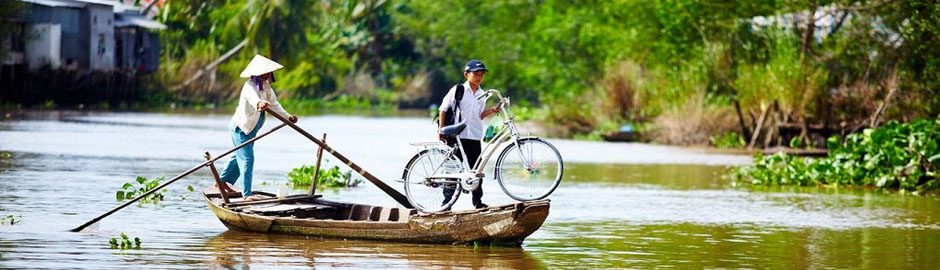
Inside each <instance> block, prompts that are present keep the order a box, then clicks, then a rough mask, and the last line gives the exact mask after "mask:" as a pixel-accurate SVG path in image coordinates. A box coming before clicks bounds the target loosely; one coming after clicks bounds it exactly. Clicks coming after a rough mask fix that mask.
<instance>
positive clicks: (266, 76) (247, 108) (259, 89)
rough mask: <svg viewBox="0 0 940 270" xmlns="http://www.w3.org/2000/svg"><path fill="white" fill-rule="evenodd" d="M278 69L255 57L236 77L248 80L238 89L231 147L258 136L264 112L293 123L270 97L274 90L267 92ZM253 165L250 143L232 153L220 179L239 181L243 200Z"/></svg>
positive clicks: (270, 89)
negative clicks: (272, 112) (239, 95)
mask: <svg viewBox="0 0 940 270" xmlns="http://www.w3.org/2000/svg"><path fill="white" fill-rule="evenodd" d="M281 68H284V66H282V65H281V64H278V63H277V62H274V61H272V60H271V59H267V58H265V57H264V56H260V55H255V58H253V59H251V62H250V63H248V67H246V68H245V70H244V71H242V73H241V75H240V77H242V78H248V81H246V82H245V85H244V86H242V90H241V97H239V98H238V107H237V108H236V109H235V114H234V115H232V122H231V124H230V128H231V129H232V143H233V144H235V145H236V146H238V145H240V144H242V143H244V142H245V141H248V140H250V139H251V138H254V137H255V135H257V134H258V130H259V129H261V126H262V125H263V124H264V109H266V108H270V109H271V110H272V111H274V112H276V113H278V114H281V115H287V116H288V119H289V120H290V121H291V122H295V123H296V122H297V116H293V115H291V114H289V113H287V111H285V110H284V108H283V107H281V104H280V103H278V102H277V95H275V94H274V89H272V88H271V83H273V82H274V73H273V72H274V71H275V70H278V69H281ZM254 163H255V152H254V143H251V144H248V145H246V146H245V147H242V148H241V149H238V151H236V152H235V155H234V156H232V159H231V160H229V162H228V165H227V166H226V167H225V171H223V172H222V176H220V178H222V180H223V181H225V182H228V183H230V184H235V182H236V181H237V180H238V179H239V178H241V179H242V183H243V184H244V189H243V190H242V194H243V196H245V197H247V196H250V195H251V176H252V170H253V168H254ZM223 188H224V187H223Z"/></svg>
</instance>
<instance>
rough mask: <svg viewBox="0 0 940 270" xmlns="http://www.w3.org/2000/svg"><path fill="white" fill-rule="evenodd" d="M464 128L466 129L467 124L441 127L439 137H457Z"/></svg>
mask: <svg viewBox="0 0 940 270" xmlns="http://www.w3.org/2000/svg"><path fill="white" fill-rule="evenodd" d="M466 128H467V124H464V123H459V124H453V125H449V126H446V127H443V128H441V131H440V132H441V135H444V136H447V137H454V136H457V134H460V132H463V130H464V129H466Z"/></svg>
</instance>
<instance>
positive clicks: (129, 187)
mask: <svg viewBox="0 0 940 270" xmlns="http://www.w3.org/2000/svg"><path fill="white" fill-rule="evenodd" d="M162 180H163V177H158V178H154V179H147V178H145V177H143V176H138V177H137V179H135V181H134V182H127V183H124V186H122V187H121V190H118V191H117V192H115V194H114V195H115V198H116V199H117V200H118V201H123V200H130V199H133V198H134V197H136V196H138V195H140V194H144V193H147V192H149V191H150V190H153V189H154V188H157V187H158V186H160V181H162ZM163 193H166V189H163V190H160V191H157V192H154V193H153V194H150V196H147V197H146V198H142V199H141V200H140V202H141V203H157V202H159V201H162V200H163Z"/></svg>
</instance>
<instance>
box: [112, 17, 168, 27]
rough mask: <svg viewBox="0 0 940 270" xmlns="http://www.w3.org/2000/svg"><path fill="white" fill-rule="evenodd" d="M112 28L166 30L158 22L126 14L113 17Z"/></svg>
mask: <svg viewBox="0 0 940 270" xmlns="http://www.w3.org/2000/svg"><path fill="white" fill-rule="evenodd" d="M114 26H115V27H126V26H138V27H143V28H147V29H156V30H163V29H166V25H164V24H162V23H160V22H158V21H154V20H151V19H147V18H144V17H141V16H136V15H127V14H118V16H115V18H114Z"/></svg>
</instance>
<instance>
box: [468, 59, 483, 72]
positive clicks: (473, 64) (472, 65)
mask: <svg viewBox="0 0 940 270" xmlns="http://www.w3.org/2000/svg"><path fill="white" fill-rule="evenodd" d="M477 70H482V71H489V70H486V65H483V61H480V60H476V59H473V60H470V61H469V62H467V66H466V67H464V69H463V72H474V71H477Z"/></svg>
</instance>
